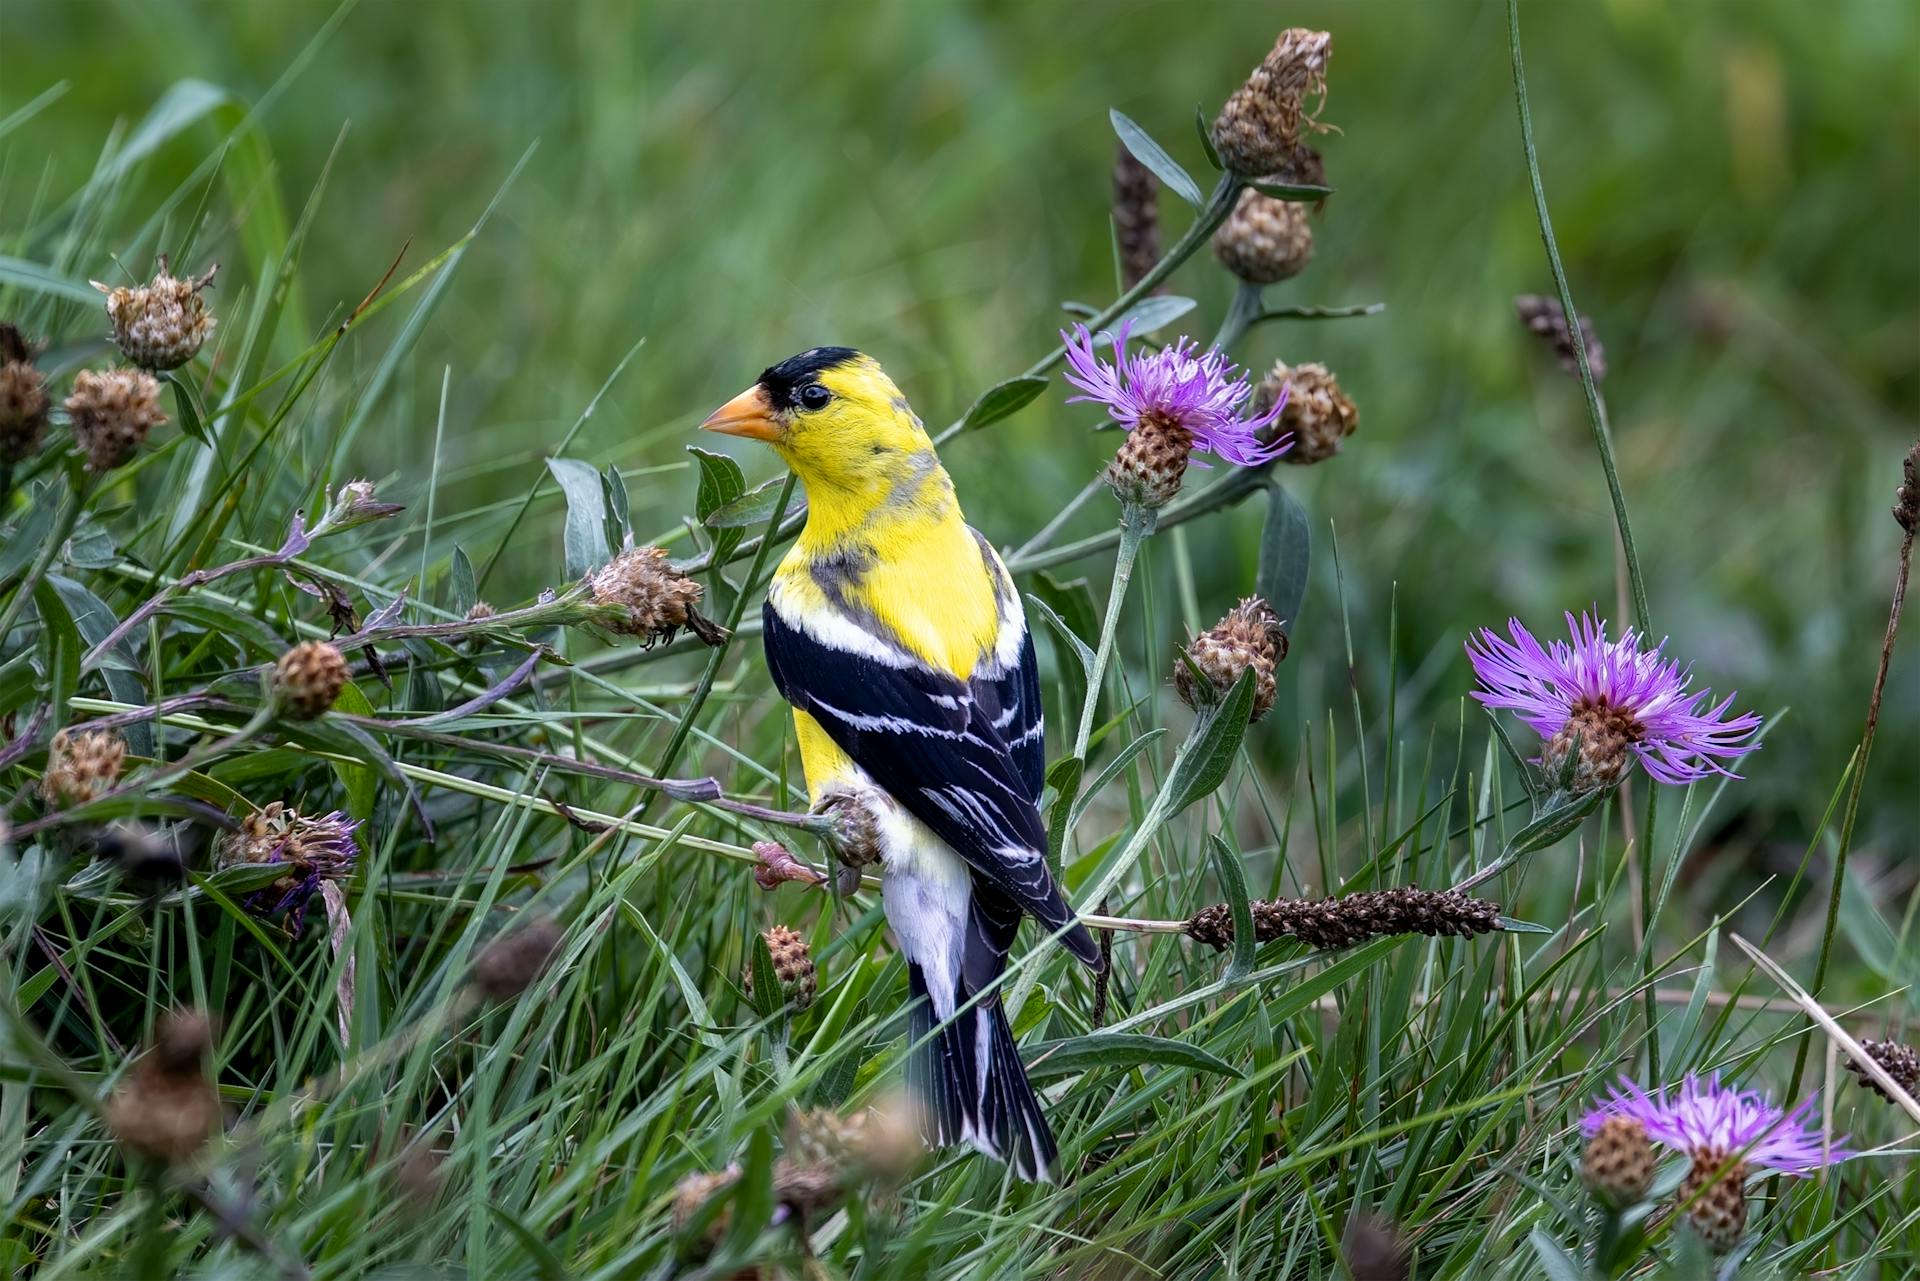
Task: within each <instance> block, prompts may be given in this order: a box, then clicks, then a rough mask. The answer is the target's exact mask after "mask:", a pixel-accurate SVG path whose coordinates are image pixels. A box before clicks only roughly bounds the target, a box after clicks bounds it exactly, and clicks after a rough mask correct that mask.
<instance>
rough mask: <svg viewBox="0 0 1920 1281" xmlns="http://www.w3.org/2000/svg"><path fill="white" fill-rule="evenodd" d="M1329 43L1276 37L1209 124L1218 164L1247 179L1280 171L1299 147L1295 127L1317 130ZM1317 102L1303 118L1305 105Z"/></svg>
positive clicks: (1311, 37) (1302, 34)
mask: <svg viewBox="0 0 1920 1281" xmlns="http://www.w3.org/2000/svg"><path fill="white" fill-rule="evenodd" d="M1332 54H1333V37H1332V36H1330V35H1328V34H1327V33H1326V32H1324V31H1309V30H1307V29H1306V28H1305V27H1291V28H1289V29H1287V30H1285V31H1282V32H1281V33H1280V38H1279V39H1278V40H1277V41H1275V42H1274V46H1273V50H1272V52H1270V53H1268V54H1267V56H1266V57H1265V58H1264V59H1262V60H1261V62H1260V65H1259V66H1257V67H1255V68H1254V69H1253V72H1252V73H1251V74H1250V75H1249V76H1248V77H1247V80H1246V83H1245V84H1243V85H1241V86H1240V87H1239V88H1238V89H1236V90H1234V91H1233V96H1232V97H1230V98H1228V99H1227V104H1226V106H1224V107H1222V108H1221V109H1220V114H1219V116H1218V117H1216V118H1215V119H1214V122H1213V149H1214V150H1215V151H1217V152H1219V153H1220V162H1221V163H1222V164H1224V165H1225V166H1226V167H1227V168H1229V169H1231V170H1232V171H1233V172H1235V173H1238V174H1245V175H1247V176H1248V177H1259V176H1260V175H1262V174H1270V173H1273V172H1275V171H1276V170H1278V169H1280V168H1281V167H1282V166H1284V165H1285V164H1286V163H1287V161H1288V159H1289V157H1290V156H1291V155H1292V152H1293V148H1294V145H1295V144H1296V143H1298V142H1299V141H1300V126H1301V125H1302V124H1303V123H1304V124H1305V125H1307V127H1309V128H1312V129H1319V128H1323V127H1324V126H1322V125H1321V124H1320V123H1319V122H1318V120H1317V119H1315V117H1317V116H1318V115H1319V111H1320V106H1321V104H1322V103H1324V102H1325V100H1326V93H1327V60H1328V59H1329V58H1330V57H1331V56H1332ZM1308 97H1313V98H1316V99H1318V100H1319V101H1318V102H1316V103H1315V104H1314V107H1313V110H1312V112H1311V113H1309V112H1308V111H1307V110H1306V108H1305V105H1304V103H1305V99H1306V98H1308Z"/></svg>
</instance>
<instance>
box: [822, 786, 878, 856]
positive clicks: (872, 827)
mask: <svg viewBox="0 0 1920 1281" xmlns="http://www.w3.org/2000/svg"><path fill="white" fill-rule="evenodd" d="M887 803H888V802H886V801H884V800H882V799H881V798H880V797H879V796H877V795H875V794H874V791H873V789H872V788H868V787H853V786H844V785H836V786H829V787H824V788H822V789H821V790H820V799H819V800H817V801H815V802H814V804H813V812H814V813H816V814H825V815H827V816H828V817H830V818H832V819H833V842H832V843H833V853H834V857H835V858H837V859H839V860H840V861H841V862H842V863H844V864H845V865H846V866H848V867H870V866H872V865H873V864H876V863H878V862H880V860H881V857H882V856H883V855H884V854H885V853H886V848H885V846H884V845H882V844H881V840H880V812H879V807H880V806H881V805H884V804H887Z"/></svg>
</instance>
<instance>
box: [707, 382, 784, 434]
mask: <svg viewBox="0 0 1920 1281" xmlns="http://www.w3.org/2000/svg"><path fill="white" fill-rule="evenodd" d="M700 430H701V431H716V432H719V433H720V434H721V435H722V436H745V437H746V438H747V439H748V440H766V441H773V440H778V439H780V424H779V422H778V421H777V420H776V419H775V418H774V416H773V402H772V401H770V400H768V399H767V393H766V391H765V390H764V389H763V388H761V387H759V386H757V385H756V386H753V387H749V388H747V389H746V390H745V391H743V392H741V393H740V394H739V395H738V396H735V397H734V398H733V399H732V400H729V401H728V402H727V403H726V404H724V405H722V406H720V408H718V409H716V410H714V411H713V412H712V413H711V414H708V415H707V421H705V422H703V423H701V424H700Z"/></svg>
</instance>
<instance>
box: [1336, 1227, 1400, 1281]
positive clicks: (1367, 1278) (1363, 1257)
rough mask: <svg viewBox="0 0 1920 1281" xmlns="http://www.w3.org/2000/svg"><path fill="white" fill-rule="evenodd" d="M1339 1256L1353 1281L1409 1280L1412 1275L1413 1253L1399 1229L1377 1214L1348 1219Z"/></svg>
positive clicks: (1341, 1239) (1341, 1240)
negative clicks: (1343, 1260)
mask: <svg viewBox="0 0 1920 1281" xmlns="http://www.w3.org/2000/svg"><path fill="white" fill-rule="evenodd" d="M1340 1253H1341V1254H1342V1255H1343V1256H1345V1258H1346V1263H1347V1270H1348V1271H1349V1272H1351V1273H1353V1281H1409V1278H1411V1277H1412V1276H1413V1251H1412V1250H1410V1249H1409V1248H1408V1247H1407V1243H1406V1241H1405V1240H1404V1239H1403V1238H1402V1237H1401V1235H1400V1231H1399V1229H1398V1228H1396V1227H1395V1226H1394V1225H1393V1223H1392V1222H1391V1221H1389V1220H1387V1219H1383V1218H1380V1217H1378V1216H1377V1215H1371V1214H1364V1213H1362V1214H1356V1215H1354V1216H1353V1217H1352V1218H1350V1219H1348V1220H1347V1230H1346V1232H1345V1233H1344V1234H1343V1235H1342V1236H1341V1238H1340Z"/></svg>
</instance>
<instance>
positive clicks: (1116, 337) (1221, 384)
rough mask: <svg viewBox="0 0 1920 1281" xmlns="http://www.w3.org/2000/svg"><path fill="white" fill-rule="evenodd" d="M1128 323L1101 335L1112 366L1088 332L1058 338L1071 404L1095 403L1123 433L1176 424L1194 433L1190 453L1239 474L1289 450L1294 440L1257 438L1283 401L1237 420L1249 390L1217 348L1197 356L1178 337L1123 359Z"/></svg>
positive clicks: (1079, 328) (1193, 346)
mask: <svg viewBox="0 0 1920 1281" xmlns="http://www.w3.org/2000/svg"><path fill="white" fill-rule="evenodd" d="M1132 330H1133V322H1132V321H1131V320H1126V321H1122V322H1121V324H1120V328H1119V329H1118V330H1116V331H1113V332H1108V333H1103V335H1102V336H1103V337H1105V338H1106V339H1108V340H1109V341H1110V342H1111V343H1112V344H1113V361H1112V363H1108V362H1107V361H1105V360H1102V359H1101V358H1100V357H1099V356H1098V355H1096V354H1095V339H1094V336H1093V335H1092V334H1091V333H1089V332H1088V330H1087V327H1086V326H1085V325H1075V326H1074V327H1073V330H1072V332H1070V333H1069V332H1066V331H1064V330H1063V331H1062V332H1061V334H1060V341H1061V342H1062V343H1064V344H1065V346H1066V354H1067V372H1066V379H1067V381H1068V382H1069V383H1072V384H1073V385H1074V386H1075V387H1078V388H1079V389H1080V390H1081V392H1082V393H1083V394H1082V395H1078V396H1071V397H1068V399H1067V403H1068V404H1070V405H1071V404H1077V403H1079V402H1081V401H1092V402H1094V403H1096V404H1099V405H1103V406H1105V407H1106V410H1107V412H1108V413H1109V414H1111V415H1112V416H1113V420H1114V421H1115V422H1116V423H1119V424H1120V425H1121V426H1122V427H1124V428H1126V429H1127V430H1128V431H1132V430H1133V429H1134V428H1136V427H1138V426H1139V425H1140V422H1141V420H1142V419H1145V418H1148V417H1155V418H1158V419H1161V420H1162V421H1164V422H1168V423H1177V424H1178V425H1180V426H1181V427H1184V428H1186V429H1187V430H1188V431H1190V432H1192V433H1193V447H1194V448H1195V449H1196V450H1205V451H1206V452H1208V453H1210V454H1213V455H1214V456H1215V457H1217V458H1220V459H1222V460H1224V461H1226V462H1229V463H1232V464H1233V465H1234V466H1236V467H1256V466H1259V465H1260V464H1261V463H1267V462H1272V461H1273V460H1274V459H1276V458H1278V457H1279V456H1280V455H1282V454H1284V453H1286V452H1287V450H1288V449H1289V448H1291V447H1292V445H1293V438H1292V437H1291V436H1283V437H1281V438H1280V439H1278V440H1275V441H1273V442H1271V443H1268V442H1264V441H1262V440H1261V439H1260V433H1261V432H1262V431H1264V430H1266V429H1267V428H1269V427H1271V426H1272V425H1273V424H1274V422H1275V421H1277V420H1278V419H1279V417H1280V411H1281V410H1283V409H1285V408H1286V404H1287V399H1286V396H1285V395H1282V396H1281V397H1280V398H1279V401H1278V403H1276V404H1275V405H1274V406H1273V407H1272V408H1271V409H1269V410H1268V411H1267V412H1266V413H1264V414H1255V415H1254V416H1253V417H1251V418H1242V417H1241V411H1242V409H1243V408H1244V407H1245V405H1246V402H1247V400H1248V398H1249V397H1250V396H1252V394H1253V387H1252V384H1251V383H1249V382H1248V380H1247V375H1246V373H1245V372H1244V371H1243V370H1241V369H1240V368H1239V367H1238V366H1236V365H1232V364H1229V363H1228V362H1227V357H1226V354H1225V353H1224V352H1222V351H1221V350H1220V349H1219V348H1217V347H1209V348H1208V349H1207V350H1206V351H1204V352H1201V351H1200V350H1199V344H1197V343H1196V342H1194V340H1193V339H1191V338H1180V339H1178V340H1176V341H1175V342H1173V343H1170V344H1169V345H1167V346H1165V347H1162V348H1161V349H1160V350H1159V351H1152V352H1149V351H1141V352H1139V353H1136V354H1134V355H1131V356H1130V355H1128V354H1127V338H1128V336H1129V334H1131V333H1132Z"/></svg>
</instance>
